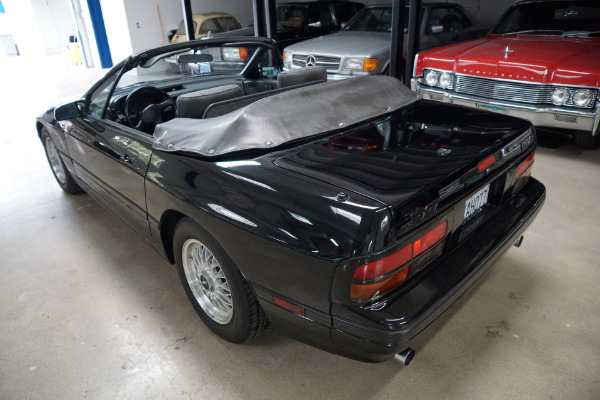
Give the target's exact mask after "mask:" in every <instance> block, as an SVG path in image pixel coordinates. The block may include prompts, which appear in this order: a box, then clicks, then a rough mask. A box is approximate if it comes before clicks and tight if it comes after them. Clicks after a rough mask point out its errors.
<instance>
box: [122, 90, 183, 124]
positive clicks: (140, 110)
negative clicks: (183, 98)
mask: <svg viewBox="0 0 600 400" xmlns="http://www.w3.org/2000/svg"><path fill="white" fill-rule="evenodd" d="M125 117H126V118H127V122H128V123H129V125H131V127H132V128H135V129H137V130H139V131H142V132H145V133H150V134H151V133H153V132H154V128H156V125H157V124H160V123H162V122H166V121H168V120H171V119H173V118H175V102H174V101H173V99H172V98H171V96H169V95H168V94H167V92H165V91H164V90H161V89H159V88H157V87H154V86H143V87H141V88H137V89H135V90H134V91H133V92H131V93H129V95H127V99H126V100H125Z"/></svg>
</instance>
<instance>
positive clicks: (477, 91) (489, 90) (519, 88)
mask: <svg viewBox="0 0 600 400" xmlns="http://www.w3.org/2000/svg"><path fill="white" fill-rule="evenodd" d="M454 90H455V91H456V93H460V94H466V95H472V96H479V97H486V98H488V99H492V100H500V101H511V102H515V103H525V104H538V105H540V104H547V105H550V106H552V105H553V103H552V91H553V90H554V87H552V86H550V85H539V84H531V83H520V82H507V81H501V80H495V79H486V78H478V77H473V76H466V75H458V76H456V87H455V89H454ZM597 94H598V93H597V91H595V93H594V98H595V97H596V96H597ZM594 103H595V101H592V102H590V104H588V105H587V106H586V107H585V108H588V109H589V108H593V106H594ZM566 105H571V104H568V103H567V104H566Z"/></svg>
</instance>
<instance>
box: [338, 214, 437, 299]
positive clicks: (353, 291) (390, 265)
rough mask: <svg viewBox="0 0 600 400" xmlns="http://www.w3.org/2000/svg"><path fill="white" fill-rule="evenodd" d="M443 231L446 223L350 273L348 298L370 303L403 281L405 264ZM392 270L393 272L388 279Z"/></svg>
mask: <svg viewBox="0 0 600 400" xmlns="http://www.w3.org/2000/svg"><path fill="white" fill-rule="evenodd" d="M447 231H448V221H444V222H442V223H441V224H439V225H437V226H436V227H435V228H433V229H432V230H430V231H429V232H427V233H426V234H424V235H423V236H421V237H420V238H418V239H417V240H415V241H414V242H412V243H411V244H409V245H408V246H405V247H403V248H402V249H401V250H400V251H397V252H395V253H394V254H391V255H389V256H387V257H385V258H382V259H381V260H377V261H373V262H370V263H368V264H365V265H362V266H360V267H358V268H357V269H356V270H355V271H354V275H353V278H354V282H353V283H352V286H351V287H350V296H351V297H352V299H354V300H371V299H373V298H375V297H379V296H381V295H382V294H384V293H386V292H388V291H390V290H391V289H393V288H395V287H396V286H398V285H399V284H401V283H402V282H404V281H405V280H406V278H407V277H408V273H409V271H410V266H409V265H407V264H408V263H409V262H410V261H411V260H413V259H414V258H415V257H416V256H418V255H419V254H422V253H424V252H426V251H427V250H429V249H431V248H432V247H433V246H435V245H436V244H437V243H439V242H440V241H441V240H442V239H444V237H445V236H446V232H447ZM394 271H396V272H395V273H393V274H392V275H391V276H390V275H389V274H390V273H392V272H394ZM365 281H369V282H365ZM373 281H375V282H373Z"/></svg>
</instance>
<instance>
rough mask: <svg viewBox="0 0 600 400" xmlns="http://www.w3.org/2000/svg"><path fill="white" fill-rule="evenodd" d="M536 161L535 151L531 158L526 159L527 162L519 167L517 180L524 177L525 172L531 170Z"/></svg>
mask: <svg viewBox="0 0 600 400" xmlns="http://www.w3.org/2000/svg"><path fill="white" fill-rule="evenodd" d="M534 159H535V151H534V152H533V153H531V155H530V156H529V157H527V158H526V159H525V161H523V162H522V163H521V164H519V166H518V167H517V176H516V177H515V179H516V178H519V177H520V176H521V175H523V174H524V173H525V171H527V169H529V167H531V165H532V164H533V161H534Z"/></svg>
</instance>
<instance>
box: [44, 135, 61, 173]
mask: <svg viewBox="0 0 600 400" xmlns="http://www.w3.org/2000/svg"><path fill="white" fill-rule="evenodd" d="M44 144H45V146H46V154H47V155H48V161H49V162H50V167H52V171H54V176H56V179H58V181H59V182H60V183H62V184H63V185H64V184H65V183H66V182H67V175H66V173H65V166H64V165H63V163H62V160H61V159H60V154H58V149H57V148H56V146H55V145H54V142H53V141H52V139H50V137H48V136H46V138H45V139H44Z"/></svg>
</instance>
